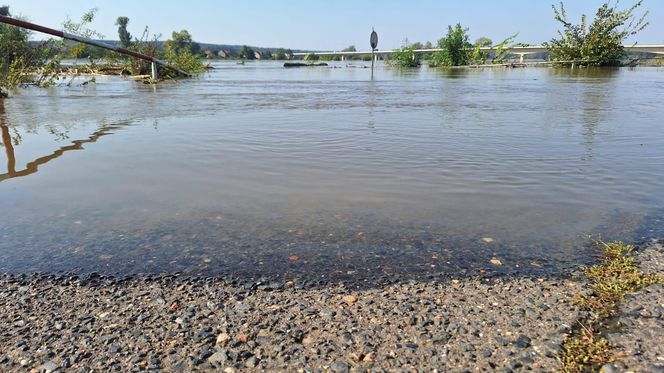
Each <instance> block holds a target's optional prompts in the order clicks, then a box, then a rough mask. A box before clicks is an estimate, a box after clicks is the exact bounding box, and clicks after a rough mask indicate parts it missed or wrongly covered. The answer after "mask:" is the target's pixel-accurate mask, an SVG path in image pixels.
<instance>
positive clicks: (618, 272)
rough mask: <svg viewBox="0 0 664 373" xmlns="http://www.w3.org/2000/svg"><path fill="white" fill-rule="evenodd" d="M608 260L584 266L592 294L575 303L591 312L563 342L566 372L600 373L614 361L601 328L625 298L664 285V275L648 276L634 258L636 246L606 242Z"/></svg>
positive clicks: (578, 299) (562, 354) (562, 360)
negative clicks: (633, 252) (599, 371)
mask: <svg viewBox="0 0 664 373" xmlns="http://www.w3.org/2000/svg"><path fill="white" fill-rule="evenodd" d="M600 244H601V245H602V247H603V248H604V258H603V260H602V262H600V263H599V264H596V265H593V266H591V267H582V271H583V273H584V274H585V276H586V278H587V279H588V281H589V284H588V287H589V289H590V291H591V292H590V294H589V295H580V296H577V297H576V298H575V302H576V303H577V304H578V305H579V306H580V307H581V308H582V309H583V310H585V311H587V312H588V313H589V317H588V318H586V319H585V320H583V321H579V325H580V326H581V328H577V329H576V330H575V331H574V332H573V333H572V334H571V335H570V336H569V337H567V338H566V339H565V341H564V343H563V352H562V353H561V355H560V361H561V363H562V370H563V371H564V372H586V371H592V370H599V369H600V367H601V366H602V365H604V364H605V363H608V362H611V361H613V359H614V355H615V354H614V353H613V351H611V348H612V346H611V344H610V343H609V342H608V341H607V340H606V339H604V338H603V337H602V333H601V331H600V329H601V328H602V327H604V326H605V325H606V323H607V321H608V320H610V319H611V318H612V317H615V316H617V314H618V307H619V305H620V302H621V301H622V300H623V299H624V297H625V295H627V294H630V293H634V292H636V291H638V290H640V289H642V288H644V287H647V286H650V285H653V284H661V285H664V276H662V275H654V274H644V273H642V272H641V271H640V270H639V268H638V267H637V266H636V260H635V259H634V258H633V257H632V256H631V253H632V251H633V250H634V247H633V246H630V245H625V244H623V243H622V242H613V243H608V244H607V243H604V242H601V241H600Z"/></svg>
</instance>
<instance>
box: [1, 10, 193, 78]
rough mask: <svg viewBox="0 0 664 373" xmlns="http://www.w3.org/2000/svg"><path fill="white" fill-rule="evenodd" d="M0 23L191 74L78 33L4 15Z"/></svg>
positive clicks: (186, 74) (150, 57) (187, 74)
mask: <svg viewBox="0 0 664 373" xmlns="http://www.w3.org/2000/svg"><path fill="white" fill-rule="evenodd" d="M0 23H6V24H8V25H12V26H17V27H21V28H27V29H29V30H34V31H38V32H42V33H44V34H49V35H53V36H57V37H61V38H63V39H68V40H73V41H77V42H79V43H83V44H89V45H93V46H95V47H98V48H103V49H108V50H111V51H114V52H117V53H120V54H124V55H127V56H131V57H135V58H139V59H142V60H146V61H150V62H152V63H153V64H157V65H160V66H163V67H165V68H168V69H171V70H173V71H175V72H177V73H178V74H181V75H184V76H191V74H189V73H188V72H186V71H184V70H180V69H177V68H175V67H173V66H170V65H169V64H167V63H166V62H164V61H161V60H159V59H157V58H154V57H152V56H148V55H145V54H143V53H138V52H135V51H131V50H129V49H125V48H120V47H116V46H114V45H110V44H106V43H103V42H100V41H97V40H92V39H88V38H84V37H81V36H78V35H73V34H69V33H66V32H63V31H59V30H55V29H52V28H49V27H44V26H40V25H37V24H34V23H30V22H25V21H21V20H19V19H15V18H11V17H6V16H0Z"/></svg>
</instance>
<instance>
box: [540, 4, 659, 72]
mask: <svg viewBox="0 0 664 373" xmlns="http://www.w3.org/2000/svg"><path fill="white" fill-rule="evenodd" d="M642 4H643V0H639V1H638V2H637V3H636V4H634V5H632V6H631V7H629V8H627V9H625V10H618V9H617V2H616V4H615V5H614V4H611V3H609V2H607V3H605V4H604V5H602V6H601V7H600V8H599V9H598V10H597V13H596V14H595V19H594V20H593V22H592V23H591V24H590V26H588V25H587V20H586V16H585V15H583V16H582V17H581V24H573V23H571V22H570V21H569V20H568V19H567V12H566V10H565V7H564V5H563V3H562V2H561V3H560V8H556V6H555V5H554V6H553V11H554V15H555V19H556V21H558V22H560V23H561V24H562V26H563V29H562V30H560V31H558V35H559V38H557V39H556V38H554V39H551V41H549V42H548V43H545V45H546V46H547V48H548V49H549V52H550V53H551V59H552V60H554V61H575V62H577V63H579V64H583V65H598V66H602V65H615V64H618V63H620V59H621V58H622V57H624V55H625V50H624V48H623V43H624V42H625V40H626V39H627V38H628V37H630V36H633V35H636V34H637V33H638V32H640V31H641V30H643V29H644V28H645V27H646V26H647V25H648V22H646V16H647V15H648V12H645V13H644V14H643V15H642V16H641V17H638V18H637V17H636V16H635V15H634V12H635V11H636V10H637V8H639V7H640V6H641V5H642Z"/></svg>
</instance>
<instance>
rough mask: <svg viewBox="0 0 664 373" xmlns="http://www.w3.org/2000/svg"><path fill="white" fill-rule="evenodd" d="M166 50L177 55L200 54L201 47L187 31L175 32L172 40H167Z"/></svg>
mask: <svg viewBox="0 0 664 373" xmlns="http://www.w3.org/2000/svg"><path fill="white" fill-rule="evenodd" d="M164 47H165V49H170V50H172V51H173V52H175V53H176V54H181V53H189V54H192V55H193V54H198V53H200V51H201V46H200V45H199V44H198V43H196V42H194V40H193V38H192V36H191V34H190V33H189V31H187V30H182V31H180V32H176V31H173V33H172V34H171V39H170V40H166V42H165V43H164Z"/></svg>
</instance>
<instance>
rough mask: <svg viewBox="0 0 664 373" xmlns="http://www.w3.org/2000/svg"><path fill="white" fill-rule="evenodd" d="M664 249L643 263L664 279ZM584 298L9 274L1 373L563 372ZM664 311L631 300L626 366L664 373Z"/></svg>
mask: <svg viewBox="0 0 664 373" xmlns="http://www.w3.org/2000/svg"><path fill="white" fill-rule="evenodd" d="M657 248H658V250H659V251H657V250H650V251H647V252H645V253H644V254H643V255H644V256H643V257H642V258H643V259H646V258H647V261H646V262H647V263H648V265H650V266H651V267H652V268H651V269H650V270H653V271H659V272H660V273H661V270H662V267H661V263H662V262H664V261H662V259H661V258H662V250H661V244H660V245H659V246H657V247H655V249H657ZM645 255H651V256H652V258H658V259H652V258H651V257H646V256H645ZM643 259H642V262H643V261H644V260H643ZM653 260H659V262H658V263H660V265H658V266H652V262H653ZM582 291H583V284H581V283H578V282H574V281H572V280H569V279H545V278H539V279H538V278H525V277H520V278H494V279H470V278H464V279H450V280H444V281H442V280H441V281H423V282H415V281H411V282H407V283H401V284H393V285H388V286H384V287H380V288H370V289H365V290H355V291H350V290H349V289H347V288H345V287H343V286H341V285H335V286H328V287H323V288H314V289H307V288H301V287H299V286H297V284H292V283H285V284H269V285H267V284H262V283H256V284H253V285H245V286H239V285H237V284H235V283H229V282H224V281H221V280H217V279H205V278H196V279H191V278H177V277H174V276H163V277H158V278H145V279H123V280H118V279H111V278H104V277H101V276H91V277H86V278H78V277H71V278H63V277H55V276H32V277H25V278H20V277H15V276H9V275H5V276H2V277H0V371H26V372H27V371H46V372H54V371H67V372H69V371H73V372H89V371H95V372H107V371H139V370H155V371H157V370H160V371H168V372H187V371H192V370H201V371H207V370H219V371H225V372H232V371H302V372H305V371H310V372H318V371H325V372H327V371H331V372H355V371H357V372H359V371H376V372H382V371H435V370H438V371H445V372H447V371H453V372H454V371H459V372H461V371H487V370H492V369H495V370H498V371H521V370H530V369H532V370H535V371H556V370H557V369H559V362H558V359H557V357H556V354H557V352H558V351H559V350H560V343H561V342H562V339H563V338H564V335H565V334H566V333H567V332H568V331H569V329H570V327H571V326H572V325H574V322H575V320H576V319H577V318H579V316H580V313H579V311H578V310H577V309H576V307H575V306H574V305H572V304H571V303H570V302H569V300H570V299H571V297H572V296H573V295H575V294H578V293H579V292H582ZM663 303H664V291H663V289H662V288H661V287H650V288H648V289H645V290H644V291H642V292H640V293H639V294H635V295H633V296H631V297H630V300H629V302H627V303H626V304H625V305H624V307H623V309H624V311H625V316H624V317H623V318H622V319H621V322H622V323H623V324H624V328H623V329H621V331H620V333H617V334H614V335H612V338H613V340H614V342H615V343H616V344H617V345H618V346H621V347H623V348H624V351H626V352H627V353H628V356H626V357H624V358H622V359H621V360H620V361H619V363H617V364H616V366H617V367H618V368H619V370H624V369H631V370H634V371H653V370H654V371H657V370H656V369H661V366H662V363H664V361H661V360H662V347H661V346H662V345H664V343H659V344H658V343H655V341H657V340H659V341H664V338H662V336H663V335H664V328H663V327H662V326H663V325H662V318H663V315H664V312H662V310H663V309H662V307H663V306H664V305H663ZM658 367H659V368H658Z"/></svg>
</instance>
